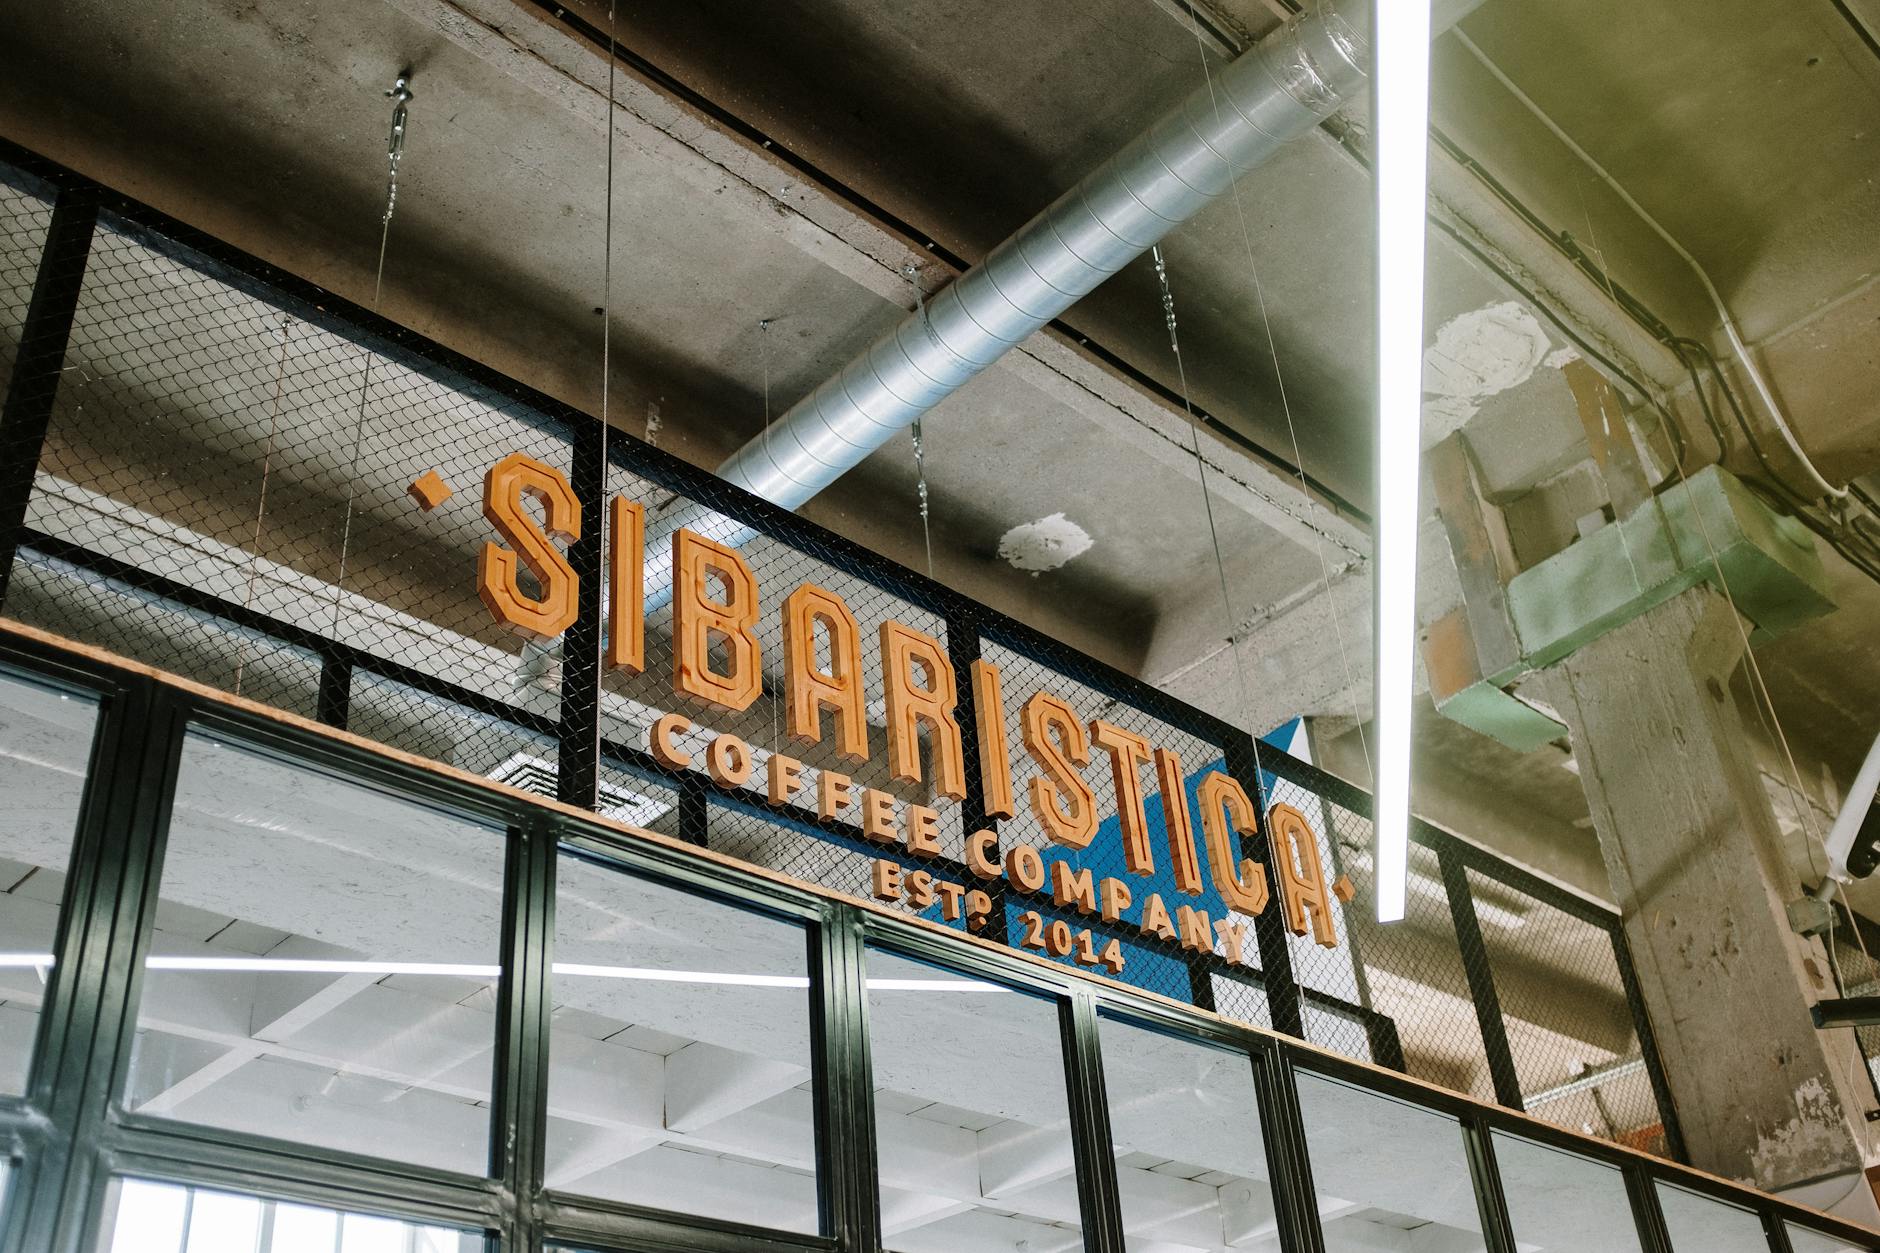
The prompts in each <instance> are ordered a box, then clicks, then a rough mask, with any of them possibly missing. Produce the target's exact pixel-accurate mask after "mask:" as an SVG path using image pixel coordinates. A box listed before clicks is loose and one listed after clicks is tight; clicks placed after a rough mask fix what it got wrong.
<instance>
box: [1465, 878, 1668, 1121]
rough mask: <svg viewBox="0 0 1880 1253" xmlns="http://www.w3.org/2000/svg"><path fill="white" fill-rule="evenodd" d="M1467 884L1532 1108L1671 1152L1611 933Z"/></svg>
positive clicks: (1521, 896)
mask: <svg viewBox="0 0 1880 1253" xmlns="http://www.w3.org/2000/svg"><path fill="white" fill-rule="evenodd" d="M1467 877H1468V885H1469V895H1470V897H1471V898H1472V901H1473V905H1474V909H1475V916H1476V920H1477V922H1478V924H1479V926H1480V927H1481V931H1482V943H1483V947H1484V948H1485V949H1486V950H1487V953H1488V964H1489V969H1490V970H1491V972H1492V973H1493V975H1494V979H1495V991H1496V994H1497V997H1498V999H1499V1000H1500V1003H1501V1013H1502V1020H1503V1022H1504V1024H1505V1026H1506V1031H1507V1035H1508V1050H1509V1052H1510V1054H1512V1056H1513V1059H1514V1069H1515V1075H1516V1078H1517V1080H1518V1081H1519V1083H1520V1085H1521V1099H1522V1103H1523V1104H1524V1105H1525V1106H1526V1107H1527V1111H1528V1112H1529V1113H1530V1114H1533V1115H1534V1116H1535V1117H1537V1118H1544V1119H1546V1120H1547V1121H1548V1122H1552V1123H1557V1124H1559V1125H1560V1126H1563V1127H1570V1128H1572V1129H1573V1130H1575V1131H1582V1132H1585V1133H1586V1134H1588V1135H1596V1136H1601V1137H1604V1138H1606V1139H1609V1140H1617V1141H1619V1142H1621V1143H1624V1144H1630V1145H1632V1146H1633V1147H1635V1148H1641V1149H1646V1150H1649V1151H1652V1152H1662V1151H1663V1149H1664V1126H1663V1123H1662V1120H1661V1118H1660V1116H1659V1112H1658V1103H1657V1100H1656V1099H1655V1098H1654V1096H1653V1094H1652V1090H1651V1078H1650V1076H1649V1075H1648V1074H1647V1073H1646V1069H1645V1062H1644V1058H1643V1056H1642V1054H1641V1053H1640V1051H1639V1043H1638V1033H1637V1031H1636V1030H1635V1029H1634V1027H1633V1022H1632V1011H1631V1007H1630V1006H1629V1005H1628V1004H1627V1003H1626V999H1625V994H1624V991H1623V990H1622V985H1621V981H1620V978H1619V965H1618V959H1617V956H1616V955H1615V953H1614V951H1613V944H1612V934H1611V933H1610V932H1608V931H1605V930H1603V929H1601V928H1599V927H1595V926H1593V925H1591V924H1589V923H1586V922H1583V921H1581V920H1580V919H1578V918H1575V917H1573V916H1572V915H1571V914H1568V913H1567V912H1565V911H1564V910H1560V909H1556V908H1554V907H1553V906H1550V905H1547V904H1544V903H1543V902H1540V901H1537V900H1535V899H1534V898H1533V897H1531V896H1529V895H1527V894H1526V893H1525V892H1520V891H1517V890H1516V889H1514V888H1511V887H1508V886H1507V885H1505V884H1502V883H1499V882H1497V881H1496V880H1494V879H1492V878H1490V877H1488V876H1487V875H1484V874H1481V873H1480V872H1478V871H1475V870H1470V871H1469V872H1468V875H1467Z"/></svg>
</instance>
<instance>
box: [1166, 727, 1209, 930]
mask: <svg viewBox="0 0 1880 1253" xmlns="http://www.w3.org/2000/svg"><path fill="white" fill-rule="evenodd" d="M1155 777H1156V782H1157V783H1158V784H1159V785H1160V786H1161V788H1162V825H1163V827H1164V828H1165V829H1166V830H1167V832H1168V858H1169V861H1170V863H1171V869H1172V870H1173V871H1174V873H1175V888H1176V890H1177V891H1179V892H1182V893H1184V894H1186V895H1188V896H1200V895H1201V858H1200V855H1199V854H1197V853H1196V852H1195V828H1194V823H1193V821H1192V820H1190V818H1189V817H1188V782H1187V779H1186V778H1185V777H1184V776H1183V774H1182V759H1181V757H1180V756H1179V755H1178V754H1177V753H1176V752H1175V751H1174V750H1173V749H1169V748H1158V749H1156V750H1155Z"/></svg>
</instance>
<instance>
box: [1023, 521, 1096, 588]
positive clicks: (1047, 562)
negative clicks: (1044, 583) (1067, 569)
mask: <svg viewBox="0 0 1880 1253" xmlns="http://www.w3.org/2000/svg"><path fill="white" fill-rule="evenodd" d="M1093 542H1094V541H1092V540H1091V538H1090V535H1089V532H1087V531H1085V530H1084V528H1082V527H1081V526H1078V525H1077V524H1076V523H1075V522H1072V521H1071V520H1070V519H1069V518H1067V517H1065V516H1064V515H1063V514H1061V513H1054V514H1052V515H1051V516H1050V517H1048V518H1039V519H1038V520H1037V521H1036V522H1026V523H1022V524H1021V525H1019V526H1015V527H1013V528H1012V529H1011V530H1009V531H1007V532H1006V533H1005V534H1004V536H1003V537H1001V538H1000V540H999V559H1000V560H1002V561H1004V562H1006V563H1007V564H1009V565H1011V566H1012V568H1013V569H1016V570H1025V571H1029V572H1030V573H1032V574H1034V575H1036V574H1042V573H1043V572H1044V571H1046V570H1055V569H1057V568H1058V567H1059V566H1061V565H1063V564H1064V563H1066V562H1068V561H1073V560H1075V559H1076V558H1078V557H1081V556H1083V555H1084V554H1085V553H1087V552H1089V551H1090V545H1091V544H1092V543H1093Z"/></svg>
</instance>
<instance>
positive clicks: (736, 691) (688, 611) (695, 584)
mask: <svg viewBox="0 0 1880 1253" xmlns="http://www.w3.org/2000/svg"><path fill="white" fill-rule="evenodd" d="M714 573H715V574H717V575H718V577H719V578H721V579H723V580H724V584H725V598H724V599H723V600H722V601H718V600H713V599H712V597H711V577H710V576H711V575H712V574H714ZM756 624H757V576H756V575H754V574H752V573H751V567H750V566H749V565H747V564H745V561H744V558H743V557H740V556H739V555H738V553H737V550H736V549H734V548H726V547H725V546H724V545H723V544H716V543H713V542H712V541H711V540H708V539H706V538H705V537H704V536H702V535H694V534H693V533H692V532H690V531H688V530H686V529H685V528H683V527H681V528H680V529H679V530H677V531H674V532H673V535H672V687H673V690H674V691H676V692H684V693H686V694H687V695H689V696H696V697H698V698H699V699H700V700H702V701H704V702H706V703H707V704H710V705H716V706H717V707H718V708H720V709H724V710H728V711H730V712H731V713H737V712H738V711H740V710H743V709H748V708H750V705H751V702H752V701H754V700H756V699H757V695H758V692H759V691H760V690H761V689H762V685H763V669H762V667H761V664H760V663H761V660H762V659H761V657H760V656H759V649H758V643H757V632H756V631H755V630H753V629H752V628H754V627H755V626H756ZM713 636H719V637H722V638H723V639H724V641H725V645H726V649H725V651H726V653H727V669H726V672H725V673H724V674H719V673H718V672H717V671H715V670H713V669H712V665H711V641H712V637H713Z"/></svg>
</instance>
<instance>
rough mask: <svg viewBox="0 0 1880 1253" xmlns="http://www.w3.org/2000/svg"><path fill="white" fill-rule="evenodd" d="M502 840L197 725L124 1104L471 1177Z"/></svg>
mask: <svg viewBox="0 0 1880 1253" xmlns="http://www.w3.org/2000/svg"><path fill="white" fill-rule="evenodd" d="M503 854H504V840H503V838H502V834H501V833H500V832H498V831H495V830H492V829H490V828H488V827H484V826H480V825H477V824H475V823H472V822H470V821H468V820H466V819H464V818H462V817H459V816H457V815H455V814H451V813H446V812H443V811H440V810H436V809H431V808H428V807H426V806H422V805H417V804H413V803H412V802H409V801H404V800H397V799H394V798H393V797H390V796H388V795H386V794H384V793H381V792H379V791H376V790H374V789H371V788H367V787H362V786H359V785H356V784H352V783H346V782H343V781H341V780H339V779H336V778H333V777H331V776H329V775H325V774H320V773H317V772H314V771H310V770H305V769H297V768H295V767H292V766H289V765H287V764H285V763H283V762H280V761H277V760H276V759H274V758H272V757H268V756H265V755H263V754H261V753H257V752H253V751H250V750H248V749H244V748H240V747H237V746H234V745H231V744H225V743H220V742H218V741H216V740H214V739H212V738H210V737H208V736H206V735H203V734H201V733H199V732H192V733H191V734H190V735H189V736H188V737H187V739H186V741H185V743H184V746H183V755H182V764H181V767H180V773H179V776H178V780H177V786H176V800H175V805H174V809H173V810H172V813H171V818H170V835H169V847H168V851H167V852H166V853H165V855H164V859H163V879H162V886H161V896H162V899H161V900H160V902H159V903H158V906H157V912H156V921H155V929H154V931H153V933H152V936H151V944H150V958H149V962H148V967H147V969H146V971H145V976H144V990H143V998H142V1003H141V1004H140V1006H139V1009H138V1033H137V1041H136V1046H135V1048H134V1050H133V1052H132V1055H131V1076H130V1087H129V1091H128V1092H127V1093H126V1094H125V1104H126V1107H127V1108H129V1109H132V1110H139V1111H142V1112H144V1113H147V1114H160V1115H162V1116H164V1117H167V1118H175V1119H180V1120H182V1121H185V1122H192V1123H201V1124H206V1125H209V1126H214V1127H221V1128H226V1129H230V1130H236V1131H244V1132H249V1133H253V1134H257V1135H265V1136H273V1137H277V1138H280V1139H285V1140H294V1141H298V1142H301V1143H306V1144H315V1145H320V1146H323V1147H327V1148H333V1149H341V1150H346V1151H350V1152H353V1153H360V1154H365V1155H368V1156H372V1157H388V1158H392V1159H395V1160H398V1161H402V1162H411V1163H416V1164H419V1165H425V1166H436V1167H442V1168H445V1169H449V1170H458V1171H464V1172H467V1173H475V1174H483V1173H484V1172H485V1171H486V1170H487V1167H488V1159H489V1109H488V1105H489V1099H490V1085H491V1076H492V1074H493V1072H494V1052H495V1050H494V1044H495V1035H496V1031H495V1024H496V989H497V986H498V983H499V978H498V976H499V973H500V968H499V952H500V947H501V930H502V907H503V902H502V890H503Z"/></svg>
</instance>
